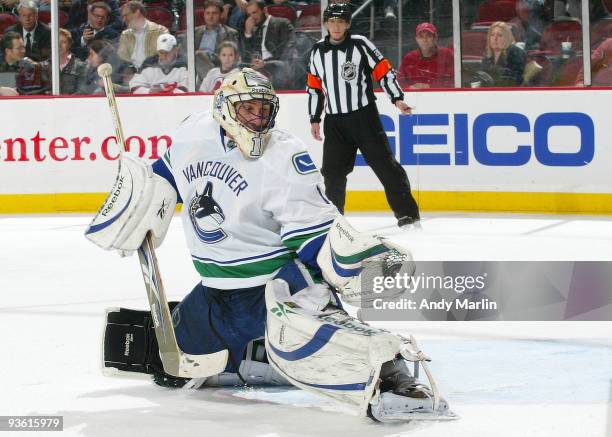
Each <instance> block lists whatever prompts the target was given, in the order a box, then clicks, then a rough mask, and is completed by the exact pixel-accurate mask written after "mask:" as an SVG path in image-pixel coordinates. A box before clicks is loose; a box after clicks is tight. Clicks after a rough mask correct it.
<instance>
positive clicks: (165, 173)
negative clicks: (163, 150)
mask: <svg viewBox="0 0 612 437" xmlns="http://www.w3.org/2000/svg"><path fill="white" fill-rule="evenodd" d="M153 173H155V174H156V175H158V176H161V177H162V178H164V179H165V180H167V181H168V182H169V183H170V185H172V188H174V191H176V201H177V203H183V199H182V198H181V193H179V190H178V188H177V186H176V181H175V180H174V175H173V174H172V172H171V171H170V169H169V168H168V165H167V164H166V162H165V161H164V158H159V159H158V160H157V161H155V162H154V163H153Z"/></svg>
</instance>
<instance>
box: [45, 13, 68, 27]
mask: <svg viewBox="0 0 612 437" xmlns="http://www.w3.org/2000/svg"><path fill="white" fill-rule="evenodd" d="M38 19H39V20H40V22H41V23H45V24H49V23H50V22H51V11H40V12H39V13H38ZM59 22H60V27H64V26H65V25H66V23H67V22H68V14H67V13H66V12H64V11H62V10H60V11H59Z"/></svg>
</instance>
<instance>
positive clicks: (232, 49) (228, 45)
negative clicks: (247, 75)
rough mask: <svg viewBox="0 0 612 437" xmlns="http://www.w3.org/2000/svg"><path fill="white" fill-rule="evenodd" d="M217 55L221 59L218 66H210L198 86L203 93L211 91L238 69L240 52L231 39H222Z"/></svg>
mask: <svg viewBox="0 0 612 437" xmlns="http://www.w3.org/2000/svg"><path fill="white" fill-rule="evenodd" d="M217 57H218V58H219V61H221V66H220V67H215V68H212V69H211V70H210V71H209V72H208V74H206V77H204V80H203V81H202V85H201V86H200V91H201V92H203V93H212V92H214V91H216V90H217V88H219V87H220V86H221V82H223V79H225V78H226V77H227V76H229V75H230V74H232V73H234V72H236V71H238V62H239V60H240V54H239V52H238V46H237V45H236V43H234V42H232V41H224V42H222V43H221V44H220V45H219V49H218V50H217Z"/></svg>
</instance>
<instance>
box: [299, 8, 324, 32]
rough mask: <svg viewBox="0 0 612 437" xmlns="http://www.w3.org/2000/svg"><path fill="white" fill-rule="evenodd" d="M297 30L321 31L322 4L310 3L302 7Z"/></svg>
mask: <svg viewBox="0 0 612 437" xmlns="http://www.w3.org/2000/svg"><path fill="white" fill-rule="evenodd" d="M295 27H296V29H295V30H296V31H300V32H320V31H321V5H320V4H318V3H317V4H313V5H308V6H306V7H305V8H304V9H302V13H301V14H300V16H299V18H298V19H297V22H296V23H295Z"/></svg>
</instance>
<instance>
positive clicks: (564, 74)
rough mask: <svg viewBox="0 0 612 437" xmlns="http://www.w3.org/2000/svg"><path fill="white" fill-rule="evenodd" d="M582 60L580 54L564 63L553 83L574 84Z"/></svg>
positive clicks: (560, 84)
mask: <svg viewBox="0 0 612 437" xmlns="http://www.w3.org/2000/svg"><path fill="white" fill-rule="evenodd" d="M582 62H583V61H582V56H576V57H575V58H574V59H572V60H571V61H569V62H568V63H567V64H565V65H564V66H563V70H562V71H561V73H560V74H559V77H558V78H557V80H556V82H555V84H554V85H555V86H574V85H575V84H576V78H577V77H578V73H579V72H580V69H581V68H582Z"/></svg>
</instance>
